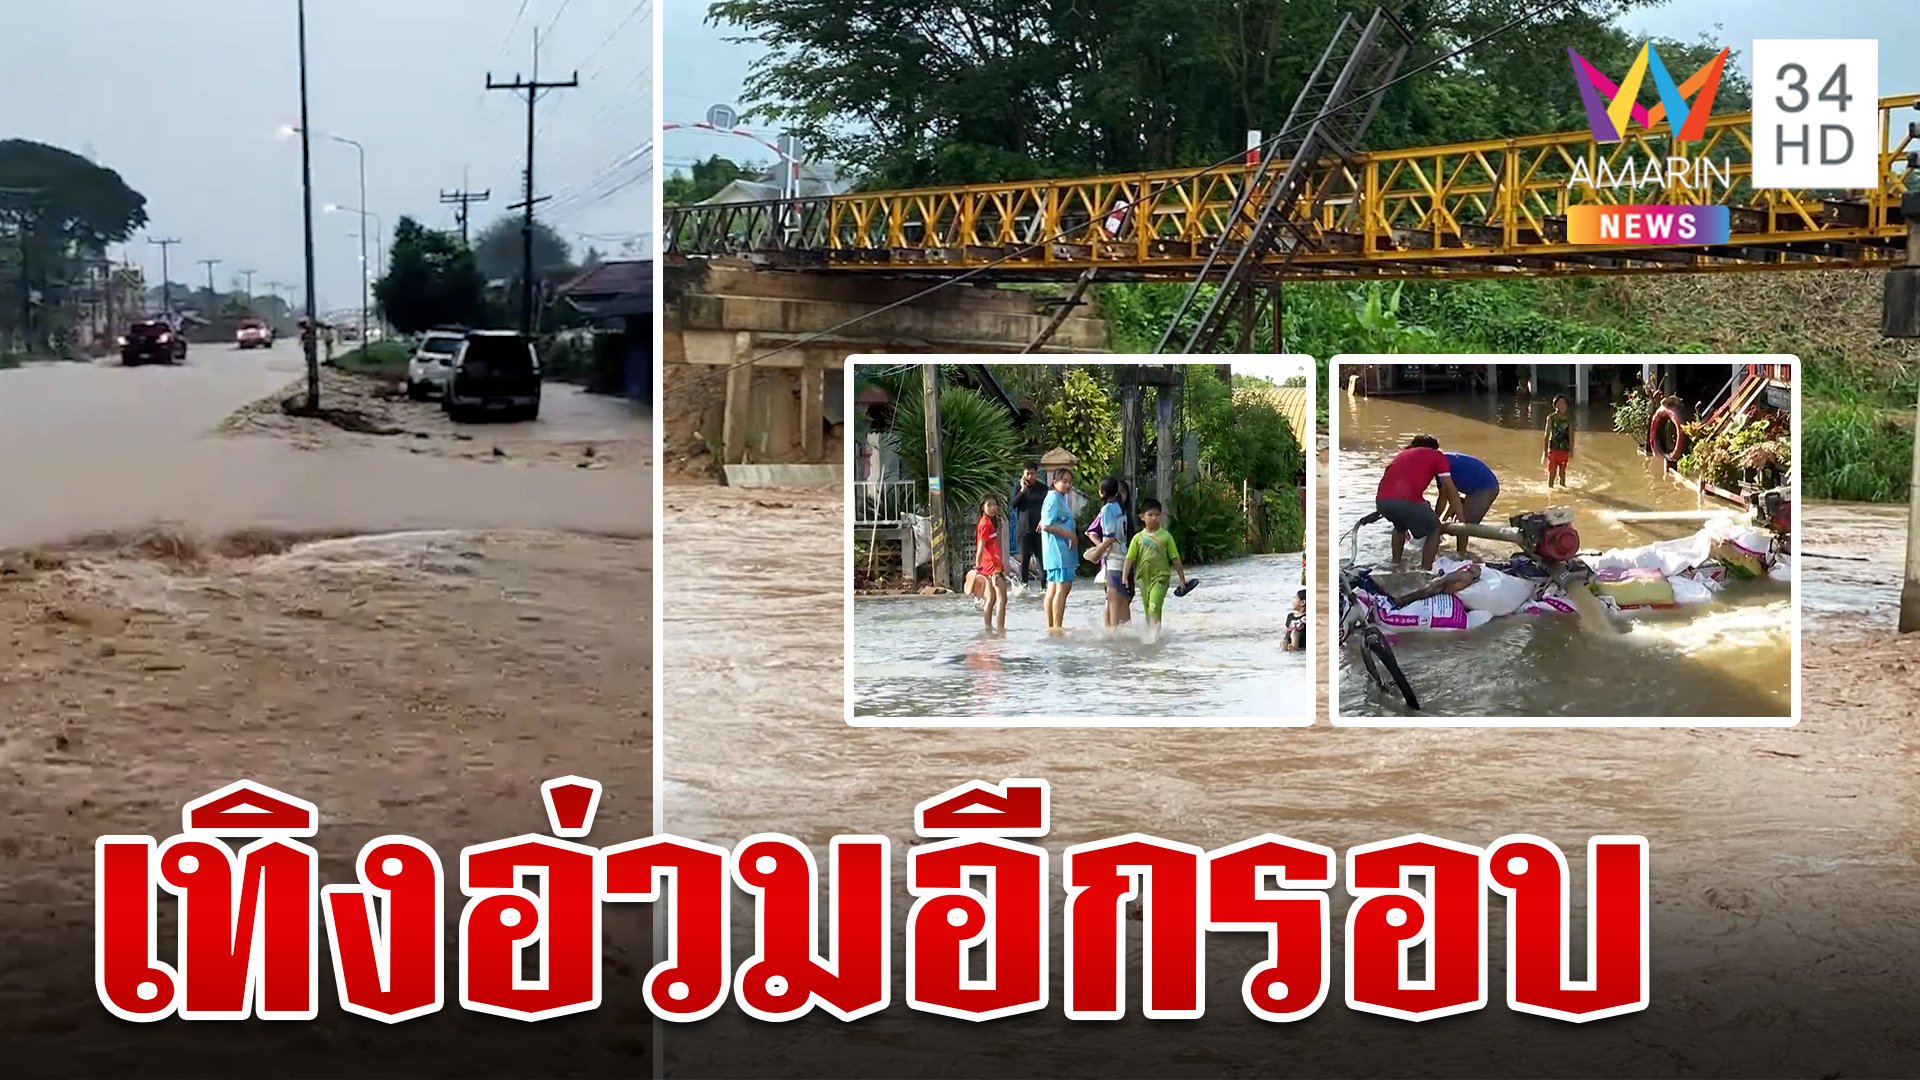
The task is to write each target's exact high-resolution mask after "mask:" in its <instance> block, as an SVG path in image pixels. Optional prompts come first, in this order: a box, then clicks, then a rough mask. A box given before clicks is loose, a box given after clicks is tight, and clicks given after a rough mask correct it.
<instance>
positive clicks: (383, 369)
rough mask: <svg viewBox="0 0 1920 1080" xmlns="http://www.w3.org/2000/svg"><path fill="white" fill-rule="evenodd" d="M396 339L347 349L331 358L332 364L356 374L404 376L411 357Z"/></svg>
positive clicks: (390, 376)
mask: <svg viewBox="0 0 1920 1080" xmlns="http://www.w3.org/2000/svg"><path fill="white" fill-rule="evenodd" d="M412 355H413V354H412V353H410V352H408V351H407V347H406V346H405V345H402V344H400V343H399V342H397V341H376V342H374V343H373V344H371V345H368V346H366V347H365V348H359V349H349V350H347V351H346V352H343V353H341V354H339V355H338V356H335V357H334V358H333V366H334V367H336V368H339V369H340V370H341V371H350V372H352V373H354V374H356V375H379V376H384V377H388V378H404V377H405V376H406V374H407V360H408V359H410V358H411V357H412Z"/></svg>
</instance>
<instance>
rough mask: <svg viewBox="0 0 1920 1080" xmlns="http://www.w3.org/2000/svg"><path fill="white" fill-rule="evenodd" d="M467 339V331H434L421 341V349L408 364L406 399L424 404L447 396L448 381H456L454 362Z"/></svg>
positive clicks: (416, 350)
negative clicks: (439, 396)
mask: <svg viewBox="0 0 1920 1080" xmlns="http://www.w3.org/2000/svg"><path fill="white" fill-rule="evenodd" d="M466 340H467V332H466V331H465V330H464V329H446V330H432V331H429V332H428V333H427V335H426V336H425V337H423V338H421V339H420V347H419V348H417V349H415V350H414V351H413V359H411V360H408V361H407V396H408V397H410V398H412V399H413V400H415V401H425V400H426V399H427V398H430V397H433V396H435V395H443V396H444V395H445V394H446V392H447V381H448V380H450V379H452V378H453V362H454V360H455V358H456V357H458V356H459V355H460V346H461V345H462V344H464V343H465V342H466Z"/></svg>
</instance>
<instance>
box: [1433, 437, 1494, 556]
mask: <svg viewBox="0 0 1920 1080" xmlns="http://www.w3.org/2000/svg"><path fill="white" fill-rule="evenodd" d="M1447 463H1448V464H1449V465H1451V466H1453V486H1454V487H1455V488H1457V489H1459V491H1460V520H1461V521H1464V522H1466V523H1467V524H1469V525H1478V524H1480V522H1482V521H1483V520H1485V519H1486V516H1487V511H1488V510H1490V509H1492V508H1493V500H1495V499H1497V498H1499V497H1500V478H1499V477H1498V476H1495V475H1494V473H1493V469H1491V468H1490V467H1488V465H1487V463H1486V462H1484V461H1481V460H1480V459H1479V458H1477V457H1474V456H1472V455H1471V454H1456V453H1454V452H1452V451H1447ZM1434 509H1435V512H1436V513H1438V512H1439V507H1438V505H1437V504H1436V506H1435V508H1434ZM1458 539H1459V546H1458V548H1456V550H1457V551H1458V552H1459V553H1460V554H1462V555H1465V554H1466V553H1467V538H1466V537H1464V536H1462V537H1459V538H1458Z"/></svg>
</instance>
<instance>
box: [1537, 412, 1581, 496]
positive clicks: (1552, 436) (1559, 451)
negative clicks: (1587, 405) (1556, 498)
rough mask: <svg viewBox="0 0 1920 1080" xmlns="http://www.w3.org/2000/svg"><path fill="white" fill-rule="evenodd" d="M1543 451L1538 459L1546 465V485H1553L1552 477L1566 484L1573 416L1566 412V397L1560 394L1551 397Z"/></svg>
mask: <svg viewBox="0 0 1920 1080" xmlns="http://www.w3.org/2000/svg"><path fill="white" fill-rule="evenodd" d="M1545 447H1546V449H1545V452H1544V453H1542V454H1541V456H1540V460H1541V461H1542V462H1543V463H1545V464H1546V466H1547V487H1549V488H1551V487H1553V478H1554V477H1555V476H1558V477H1559V478H1560V486H1561V487H1566V486H1567V462H1568V461H1571V460H1572V459H1573V417H1572V416H1571V415H1570V414H1568V412H1567V398H1566V395H1564V394H1562V395H1560V396H1559V397H1556V398H1554V399H1553V411H1552V412H1551V413H1548V414H1547V435H1546V442H1545Z"/></svg>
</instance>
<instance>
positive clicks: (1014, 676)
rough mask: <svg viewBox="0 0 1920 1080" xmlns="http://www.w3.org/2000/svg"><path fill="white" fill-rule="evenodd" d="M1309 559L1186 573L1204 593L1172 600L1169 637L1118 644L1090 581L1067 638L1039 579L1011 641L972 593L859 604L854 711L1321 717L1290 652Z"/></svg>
mask: <svg viewBox="0 0 1920 1080" xmlns="http://www.w3.org/2000/svg"><path fill="white" fill-rule="evenodd" d="M1300 570H1301V561H1300V553H1299V552H1294V553H1292V554H1289V555H1265V556H1256V557H1252V558H1245V559H1235V560H1231V561H1229V562H1224V563H1210V564H1206V565H1203V566H1192V567H1188V576H1189V577H1191V578H1194V579H1196V580H1198V581H1199V582H1200V584H1199V586H1198V587H1196V588H1195V589H1194V590H1193V591H1192V592H1190V593H1188V594H1187V595H1185V596H1180V597H1175V596H1169V597H1168V598H1167V606H1166V611H1165V621H1164V622H1163V623H1162V624H1161V635H1160V637H1159V638H1158V639H1157V640H1154V641H1151V642H1149V641H1146V640H1144V639H1143V635H1142V633H1141V632H1142V630H1143V629H1144V626H1145V622H1144V619H1145V616H1144V615H1143V614H1142V612H1141V609H1140V604H1139V603H1137V602H1136V603H1135V604H1134V606H1133V622H1132V623H1131V624H1130V626H1129V628H1128V629H1126V630H1123V631H1122V632H1121V633H1120V634H1119V635H1117V636H1114V637H1108V636H1107V634H1106V632H1105V631H1104V629H1103V628H1102V627H1101V625H1100V622H1101V615H1102V613H1103V611H1104V609H1105V595H1104V592H1103V590H1102V589H1101V588H1100V587H1099V586H1098V585H1097V584H1096V583H1095V582H1094V581H1092V580H1091V579H1082V580H1081V582H1080V583H1079V584H1078V585H1076V586H1075V587H1074V590H1073V594H1072V595H1071V596H1070V597H1069V598H1068V601H1067V631H1066V633H1065V634H1063V635H1060V636H1058V637H1049V636H1047V634H1046V632H1045V625H1046V617H1045V614H1044V613H1043V612H1042V610H1041V607H1040V600H1041V586H1040V584H1039V583H1038V582H1037V581H1036V582H1035V583H1034V584H1033V585H1032V586H1030V587H1029V588H1028V589H1027V590H1025V592H1024V594H1020V595H1015V596H1013V597H1012V598H1011V599H1010V600H1009V601H1008V604H1007V633H1006V636H1005V637H999V636H991V637H990V636H988V635H986V634H985V633H984V632H983V629H982V626H981V618H980V612H979V610H978V609H977V608H976V606H975V605H974V602H973V601H972V600H970V599H968V598H966V597H964V596H960V597H954V596H945V597H919V596H906V597H892V596H886V597H857V598H855V600H854V608H853V642H854V648H853V695H854V712H855V714H856V715H858V716H862V717H882V716H901V717H907V716H912V717H944V716H998V717H1019V716H1066V715H1083V716H1114V715H1121V716H1140V717H1170V718H1172V719H1173V720H1175V721H1182V720H1193V721H1204V720H1206V719H1207V718H1219V717H1237V718H1261V719H1275V720H1280V719H1291V720H1296V721H1301V722H1305V721H1307V720H1309V719H1311V718H1312V716H1313V683H1312V681H1311V679H1310V677H1309V671H1308V665H1307V655H1308V654H1307V653H1305V652H1292V653H1289V652H1284V651H1282V650H1281V647H1280V642H1281V633H1282V627H1283V626H1285V624H1286V617H1287V612H1288V611H1290V610H1292V607H1293V602H1294V597H1295V596H1296V595H1297V592H1298V590H1299V588H1300V587H1301V580H1300Z"/></svg>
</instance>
